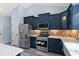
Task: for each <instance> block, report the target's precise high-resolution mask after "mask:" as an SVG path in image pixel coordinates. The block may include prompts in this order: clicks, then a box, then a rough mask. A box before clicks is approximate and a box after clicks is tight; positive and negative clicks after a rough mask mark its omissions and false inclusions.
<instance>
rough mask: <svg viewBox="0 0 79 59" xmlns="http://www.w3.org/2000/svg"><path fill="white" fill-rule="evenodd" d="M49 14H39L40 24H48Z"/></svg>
mask: <svg viewBox="0 0 79 59" xmlns="http://www.w3.org/2000/svg"><path fill="white" fill-rule="evenodd" d="M49 16H50V14H49V13H44V14H39V23H48V22H49Z"/></svg>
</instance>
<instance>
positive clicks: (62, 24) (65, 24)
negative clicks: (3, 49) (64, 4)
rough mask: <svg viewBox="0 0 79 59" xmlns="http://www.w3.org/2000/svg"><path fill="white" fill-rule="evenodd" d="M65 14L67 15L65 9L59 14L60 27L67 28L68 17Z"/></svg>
mask: <svg viewBox="0 0 79 59" xmlns="http://www.w3.org/2000/svg"><path fill="white" fill-rule="evenodd" d="M67 15H68V13H67V11H65V12H63V13H62V14H61V27H62V29H67V27H68V22H67V21H68V17H67Z"/></svg>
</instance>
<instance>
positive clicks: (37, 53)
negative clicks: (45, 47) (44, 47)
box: [21, 48, 61, 56]
mask: <svg viewBox="0 0 79 59" xmlns="http://www.w3.org/2000/svg"><path fill="white" fill-rule="evenodd" d="M21 55H22V56H61V55H59V54H56V53H50V52H43V51H40V50H37V49H33V48H30V49H24V51H23V52H22V53H21Z"/></svg>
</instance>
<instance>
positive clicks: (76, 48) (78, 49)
mask: <svg viewBox="0 0 79 59" xmlns="http://www.w3.org/2000/svg"><path fill="white" fill-rule="evenodd" d="M48 38H60V39H61V40H62V41H63V44H64V46H65V47H66V49H67V50H68V52H69V54H70V55H71V56H79V40H77V39H75V38H72V37H62V36H49V37H48Z"/></svg>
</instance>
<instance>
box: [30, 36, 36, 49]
mask: <svg viewBox="0 0 79 59" xmlns="http://www.w3.org/2000/svg"><path fill="white" fill-rule="evenodd" d="M30 47H31V48H36V37H30Z"/></svg>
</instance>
